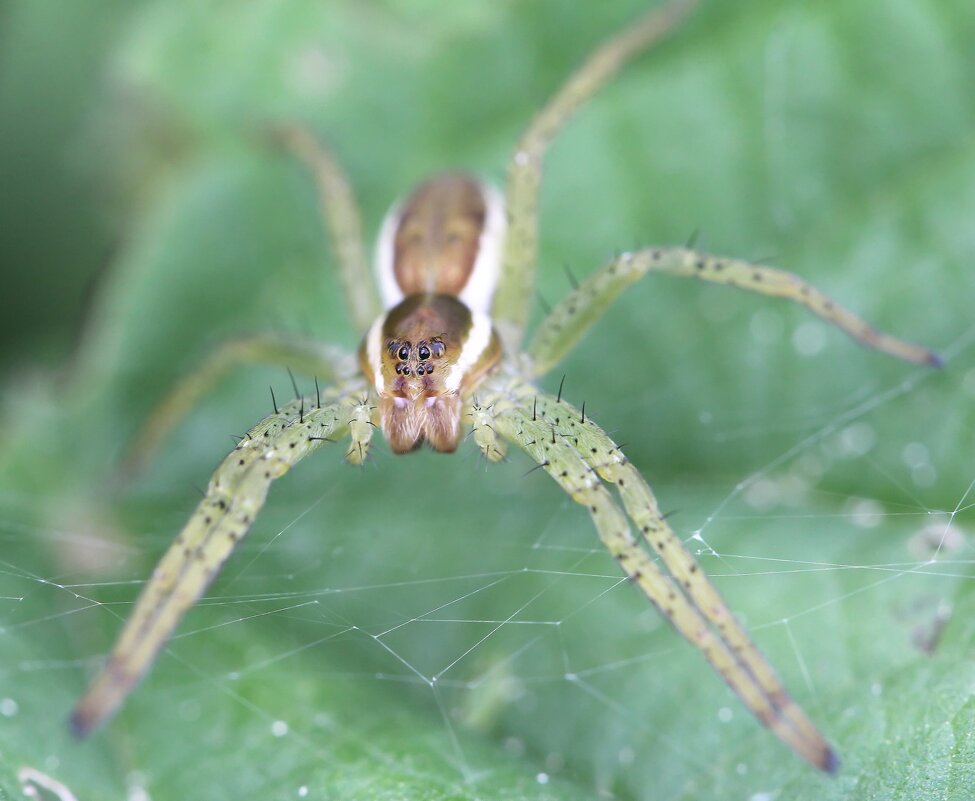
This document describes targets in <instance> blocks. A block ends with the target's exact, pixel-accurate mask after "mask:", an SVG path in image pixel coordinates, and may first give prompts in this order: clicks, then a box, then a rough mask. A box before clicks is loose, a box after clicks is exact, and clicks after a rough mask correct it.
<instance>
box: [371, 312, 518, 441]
mask: <svg viewBox="0 0 975 801" xmlns="http://www.w3.org/2000/svg"><path fill="white" fill-rule="evenodd" d="M500 358H501V343H500V340H499V339H498V336H497V334H496V333H495V331H494V329H493V327H492V326H491V320H490V318H489V317H488V316H487V315H486V314H483V313H481V312H472V311H471V310H470V309H468V308H467V306H465V305H464V304H463V303H462V302H461V301H460V300H459V299H458V298H456V297H454V296H452V295H436V294H420V295H410V296H409V297H407V298H405V299H404V300H402V301H401V302H400V303H398V304H397V305H396V306H394V307H393V308H392V309H390V310H389V311H388V312H386V313H385V314H383V315H382V316H380V317H379V319H378V320H376V322H375V323H373V324H372V326H371V327H370V329H369V332H368V333H367V334H366V337H365V339H364V340H363V342H362V346H361V347H360V348H359V362H360V364H361V366H362V371H363V372H364V373H365V375H366V377H367V378H368V379H369V380H370V381H372V382H373V383H374V385H375V387H376V392H377V394H378V395H379V419H380V424H381V426H382V430H383V434H385V435H386V439H388V440H389V444H390V446H391V447H392V449H393V451H394V452H395V453H407V452H408V451H412V450H415V449H416V448H418V447H419V446H420V445H421V444H422V443H423V442H424V441H426V442H429V443H430V445H431V446H432V447H433V448H434V449H435V450H438V451H446V452H449V451H453V450H455V449H456V448H457V443H458V442H459V440H460V416H461V411H462V407H463V402H464V400H465V399H466V398H467V397H469V396H470V394H471V392H472V391H473V390H474V388H475V387H476V386H477V384H478V383H480V381H481V380H482V379H483V378H484V376H485V375H487V373H488V371H489V370H490V369H491V368H492V367H494V365H496V364H497V363H498V360H499V359H500Z"/></svg>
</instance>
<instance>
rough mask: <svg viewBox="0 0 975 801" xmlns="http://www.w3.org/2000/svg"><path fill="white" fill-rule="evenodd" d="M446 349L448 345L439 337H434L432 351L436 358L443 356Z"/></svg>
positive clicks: (431, 345)
mask: <svg viewBox="0 0 975 801" xmlns="http://www.w3.org/2000/svg"><path fill="white" fill-rule="evenodd" d="M446 349H447V346H446V345H444V344H443V342H441V341H440V340H439V339H434V340H433V341H431V342H430V352H431V354H432V355H433V358H434V359H439V358H440V357H441V356H443V353H444V351H445V350H446Z"/></svg>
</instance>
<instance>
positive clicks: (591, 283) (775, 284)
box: [528, 248, 941, 375]
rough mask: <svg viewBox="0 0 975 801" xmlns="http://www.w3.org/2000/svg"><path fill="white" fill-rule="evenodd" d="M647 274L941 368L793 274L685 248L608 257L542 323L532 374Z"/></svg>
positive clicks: (932, 356) (929, 354) (927, 353)
mask: <svg viewBox="0 0 975 801" xmlns="http://www.w3.org/2000/svg"><path fill="white" fill-rule="evenodd" d="M651 272H661V273H667V274H669V275H676V276H680V277H682V278H697V279H700V280H702V281H711V282H714V283H718V284H727V285H729V286H734V287H737V288H739V289H745V290H747V291H749V292H757V293H758V294H760V295H772V296H774V297H780V298H785V299H786V300H790V301H792V302H794V303H798V304H799V305H800V306H804V307H806V308H807V309H809V310H810V311H811V312H812V313H813V314H815V315H817V316H819V317H821V318H822V319H823V320H825V321H826V322H828V323H830V324H831V325H834V326H835V327H837V328H839V329H840V330H841V331H844V332H845V333H847V334H849V335H850V336H851V337H853V338H854V339H855V340H857V341H858V342H860V343H861V344H863V345H866V346H867V347H870V348H874V349H876V350H879V351H881V352H882V353H886V354H888V355H890V356H894V357H896V358H898V359H904V360H905V361H909V362H914V363H916V364H927V365H931V366H935V367H937V366H940V365H941V359H940V357H939V356H938V355H937V354H936V353H934V352H933V351H931V350H928V349H927V348H923V347H921V346H919V345H914V344H912V343H910V342H906V341H904V340H903V339H898V338H897V337H894V336H891V335H889V334H885V333H883V332H882V331H878V330H877V329H875V328H873V327H872V326H870V325H868V324H867V323H866V322H864V321H863V320H862V319H861V318H859V317H858V316H857V315H855V314H854V313H853V312H851V311H850V310H848V309H846V308H844V307H843V306H841V305H840V304H839V303H837V302H836V301H834V300H832V299H831V298H829V297H828V296H827V295H825V294H823V293H822V292H820V291H819V290H818V289H816V288H815V287H814V286H812V285H810V284H808V283H806V282H805V281H803V280H802V279H801V278H799V277H798V276H796V275H793V274H792V273H788V272H785V271H784V270H777V269H775V268H772V267H765V266H762V265H759V264H752V263H751V262H747V261H741V260H738V259H726V258H720V257H717V256H711V255H708V254H706V253H700V252H698V251H695V250H690V249H688V248H647V249H644V250H638V251H635V252H633V253H624V254H622V255H621V256H619V257H617V258H615V259H613V260H612V261H611V262H609V263H608V264H606V265H605V266H604V267H603V268H602V269H600V270H598V271H597V272H595V273H593V274H592V275H591V276H590V277H589V278H587V279H586V280H585V281H583V282H582V283H581V284H580V285H579V286H578V287H577V288H576V289H574V290H573V291H572V292H570V293H569V294H568V295H567V296H566V297H565V299H564V300H562V302H561V303H559V304H558V305H557V306H556V307H555V308H554V309H553V310H552V312H551V313H550V314H549V315H548V316H547V317H546V318H545V319H544V320H543V321H542V323H541V324H540V325H539V327H538V329H537V330H536V331H535V335H534V337H533V339H532V342H531V345H530V347H529V349H528V352H529V354H530V355H531V357H532V359H533V361H534V370H535V374H536V375H542V374H544V373H545V372H547V371H548V370H550V369H551V368H552V367H554V366H555V364H556V363H557V362H558V361H559V360H560V359H562V357H563V356H565V355H566V354H567V353H568V352H569V351H571V350H572V348H573V347H574V346H575V344H576V343H577V342H578V341H579V340H580V339H581V338H582V336H583V334H585V333H586V331H588V330H589V328H591V327H592V325H593V324H594V323H595V322H596V321H597V320H599V319H600V318H601V317H602V316H603V314H604V313H605V311H606V309H607V308H608V307H609V305H610V304H611V303H612V302H613V301H614V300H615V299H616V298H617V297H618V296H619V295H620V293H621V292H622V291H623V290H624V289H625V288H626V287H627V286H629V285H630V284H632V283H633V282H635V281H637V280H639V279H640V278H642V277H643V276H645V275H647V274H648V273H651Z"/></svg>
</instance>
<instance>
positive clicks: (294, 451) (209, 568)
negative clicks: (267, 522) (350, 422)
mask: <svg viewBox="0 0 975 801" xmlns="http://www.w3.org/2000/svg"><path fill="white" fill-rule="evenodd" d="M311 405H312V404H311V401H310V400H307V399H306V400H300V401H295V402H293V403H290V404H288V405H287V406H286V407H284V408H282V409H281V411H280V412H277V413H275V414H273V415H271V416H269V417H267V418H265V419H264V420H263V421H261V422H260V423H259V424H258V425H257V426H255V427H254V428H252V429H251V430H250V431H249V432H248V433H247V436H246V437H245V438H244V439H243V440H241V442H240V444H239V445H238V446H237V447H236V448H235V449H234V450H233V451H231V453H230V454H229V455H228V456H227V457H226V458H225V459H224V460H223V462H222V463H221V464H220V466H219V467H218V468H217V470H216V472H215V473H214V474H213V477H212V478H211V479H210V484H209V487H208V489H207V493H206V496H205V497H204V499H203V500H202V501H201V502H200V504H199V506H197V508H196V510H195V511H194V512H193V514H192V515H191V517H190V519H189V521H188V522H187V523H186V525H185V526H184V527H183V530H182V531H181V532H180V533H179V535H178V536H177V537H176V540H175V542H173V544H172V545H171V546H170V548H169V550H168V551H167V552H166V554H165V555H164V556H163V558H162V559H161V560H160V562H159V564H158V566H157V567H156V569H155V570H154V571H153V573H152V577H151V578H150V579H149V582H148V584H147V585H146V587H145V589H144V590H143V592H142V594H141V595H140V597H139V600H138V601H137V602H136V605H135V609H134V610H133V612H132V615H131V616H130V617H129V619H128V621H127V622H126V624H125V627H124V629H123V631H122V634H121V636H120V637H119V639H118V642H117V643H116V645H115V647H114V648H113V650H112V653H111V656H110V657H109V660H108V663H107V664H106V665H105V667H104V668H103V669H102V670H101V672H100V673H99V674H98V675H97V676H96V677H95V680H94V681H93V682H92V684H91V687H90V689H89V690H88V692H87V693H85V695H84V696H83V697H82V698H81V700H80V701H79V702H78V704H77V706H76V707H75V709H74V712H73V713H72V715H71V721H70V723H71V728H72V730H73V731H74V733H75V734H76V735H77V736H79V737H83V736H84V735H86V734H88V733H89V732H90V731H92V730H93V729H94V728H96V727H97V726H99V725H100V724H101V723H103V722H104V721H105V720H107V719H108V718H109V717H110V716H111V715H112V714H113V713H114V712H115V711H116V710H117V709H118V707H119V706H120V705H121V704H122V702H123V701H124V700H125V698H126V696H127V695H128V694H129V692H131V691H132V689H133V688H134V687H135V685H136V684H138V682H139V681H140V680H141V679H142V677H143V676H144V675H145V674H146V672H147V671H148V670H149V668H150V666H151V665H152V663H153V661H154V660H155V658H156V655H157V654H158V653H159V651H160V649H161V648H162V647H163V646H164V645H165V643H166V641H167V640H168V639H169V637H170V635H171V634H172V633H173V631H174V629H175V628H176V626H177V625H178V624H179V622H180V620H181V618H182V617H183V615H184V613H185V612H186V611H187V610H188V609H189V608H190V607H191V606H192V605H193V604H194V603H196V601H197V600H198V599H199V598H200V596H201V595H202V594H203V592H204V591H205V590H206V588H207V587H208V586H209V584H210V582H211V581H213V579H214V577H215V576H216V574H217V572H218V571H219V570H220V568H221V567H222V566H223V564H224V562H225V561H226V560H227V558H228V557H229V556H230V553H231V552H232V551H233V549H234V548H235V547H236V545H237V543H238V542H240V540H241V539H242V538H243V537H244V536H245V535H246V534H247V532H248V530H249V529H250V527H251V524H252V523H253V521H254V518H255V517H256V515H257V513H258V511H259V510H260V509H261V507H262V506H263V505H264V500H265V498H266V497H267V491H268V488H269V486H270V484H271V482H272V481H273V480H274V479H276V478H279V477H280V476H282V475H284V474H285V473H286V472H287V471H288V470H289V469H290V468H291V467H292V466H293V465H294V464H296V463H297V462H298V461H300V460H301V459H302V458H303V457H305V456H306V455H308V454H309V453H311V452H312V451H314V450H316V449H317V448H319V447H320V446H321V445H322V444H323V443H324V442H325V441H327V439H328V438H330V437H331V436H333V435H341V434H342V433H343V431H344V429H345V424H344V423H343V421H344V420H345V419H347V418H348V413H349V410H348V408H347V407H346V406H345V405H344V404H342V403H335V404H330V405H326V406H322V407H320V408H311ZM306 407H307V408H309V409H310V410H309V411H306Z"/></svg>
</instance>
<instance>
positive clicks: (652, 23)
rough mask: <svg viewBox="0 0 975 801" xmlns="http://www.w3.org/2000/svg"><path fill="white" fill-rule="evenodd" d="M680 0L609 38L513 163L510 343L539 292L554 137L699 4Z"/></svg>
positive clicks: (502, 328) (503, 308)
mask: <svg viewBox="0 0 975 801" xmlns="http://www.w3.org/2000/svg"><path fill="white" fill-rule="evenodd" d="M694 5H695V1H694V0H678V2H673V3H670V4H668V5H666V6H663V7H661V8H656V9H653V10H652V11H650V12H649V13H648V14H646V15H645V16H644V17H642V18H641V19H638V20H637V21H636V22H634V23H632V24H630V25H628V26H627V27H626V28H624V29H623V30H622V31H620V32H619V33H617V34H616V35H615V36H613V37H612V38H610V39H608V40H606V41H605V42H604V43H603V44H602V45H600V47H599V48H598V49H597V50H596V51H595V52H593V53H592V54H591V55H590V56H589V57H588V58H587V59H586V61H585V63H583V64H582V66H581V67H579V68H578V69H577V70H576V71H575V72H573V73H572V75H570V76H569V78H568V80H567V81H566V82H565V83H564V84H563V85H562V87H561V88H560V89H559V90H558V92H556V94H555V95H554V96H553V97H552V99H551V100H549V102H548V103H547V104H546V105H545V107H544V108H543V109H542V110H541V111H540V112H538V114H537V115H536V116H535V118H534V120H533V121H532V123H531V125H530V126H529V128H528V130H527V131H525V133H524V134H523V135H522V137H521V139H520V140H519V142H518V146H517V147H516V148H515V152H514V155H513V157H512V159H511V162H510V163H509V165H508V183H507V188H506V191H505V203H506V206H507V209H508V232H507V236H506V238H505V243H504V251H503V255H502V262H501V263H502V270H501V276H500V279H499V281H498V288H497V291H496V293H495V296H494V303H493V306H492V308H491V316H492V318H493V320H494V324H495V326H496V327H497V329H498V332H499V334H500V335H501V339H502V341H503V342H504V346H505V349H506V350H507V351H508V352H509V353H511V352H515V351H516V350H518V348H519V345H520V344H521V338H522V334H523V332H524V328H525V324H526V322H527V320H528V315H529V311H530V308H531V303H532V298H533V297H534V285H535V269H536V263H537V256H538V196H539V190H540V188H541V183H542V162H543V160H544V158H545V153H546V151H547V150H548V147H549V145H550V144H551V143H552V140H553V139H554V138H555V137H556V136H557V135H558V133H559V131H561V130H562V128H563V127H564V126H565V124H566V123H567V122H568V121H569V119H570V118H571V117H572V116H573V114H574V113H575V112H576V111H577V110H578V109H579V108H580V107H581V106H582V105H584V104H585V103H586V102H587V101H588V100H589V99H590V98H591V97H592V96H593V95H595V94H596V93H597V92H598V91H599V90H600V89H602V88H603V87H604V86H605V85H606V84H607V83H608V82H609V81H610V80H611V79H612V78H613V76H614V75H615V74H616V73H617V72H618V71H619V69H620V68H621V67H623V66H624V65H625V64H626V63H627V62H628V61H630V60H631V59H632V58H634V57H635V56H637V55H639V54H640V53H642V52H644V51H646V50H648V49H649V48H651V47H652V46H653V45H655V44H656V43H658V42H660V41H661V40H662V39H664V38H665V37H666V36H668V35H669V34H670V33H672V32H673V31H674V30H675V29H676V28H677V26H678V25H679V24H680V22H681V21H682V20H683V19H684V17H685V16H686V15H687V14H688V13H689V12H690V10H691V9H692V8H693V7H694Z"/></svg>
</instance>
